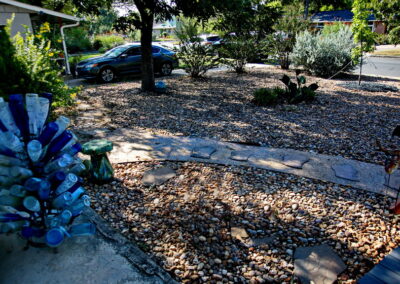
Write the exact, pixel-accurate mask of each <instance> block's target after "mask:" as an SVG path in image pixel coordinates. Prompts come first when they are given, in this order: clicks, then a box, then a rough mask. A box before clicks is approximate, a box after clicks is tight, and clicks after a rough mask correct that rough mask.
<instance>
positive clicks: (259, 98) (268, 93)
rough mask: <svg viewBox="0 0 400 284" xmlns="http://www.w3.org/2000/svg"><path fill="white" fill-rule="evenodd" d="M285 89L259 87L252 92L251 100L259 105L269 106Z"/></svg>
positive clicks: (283, 93)
mask: <svg viewBox="0 0 400 284" xmlns="http://www.w3.org/2000/svg"><path fill="white" fill-rule="evenodd" d="M285 93H286V91H285V90H284V89H282V88H279V87H275V88H273V89H270V88H260V89H257V90H255V91H254V93H253V96H254V98H253V102H254V103H255V104H256V105H259V106H270V105H274V104H276V103H278V102H279V101H280V100H281V99H282V98H283V97H284V96H285Z"/></svg>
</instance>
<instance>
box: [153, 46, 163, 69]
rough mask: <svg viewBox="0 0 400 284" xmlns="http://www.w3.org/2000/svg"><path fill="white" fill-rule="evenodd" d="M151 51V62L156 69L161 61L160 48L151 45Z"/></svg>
mask: <svg viewBox="0 0 400 284" xmlns="http://www.w3.org/2000/svg"><path fill="white" fill-rule="evenodd" d="M151 53H152V54H153V64H154V66H156V69H157V67H158V66H160V65H161V63H162V60H163V58H162V54H161V48H159V47H157V46H152V47H151Z"/></svg>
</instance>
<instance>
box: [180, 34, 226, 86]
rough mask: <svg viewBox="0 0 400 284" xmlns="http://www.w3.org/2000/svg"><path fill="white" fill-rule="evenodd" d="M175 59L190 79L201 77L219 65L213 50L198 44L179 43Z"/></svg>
mask: <svg viewBox="0 0 400 284" xmlns="http://www.w3.org/2000/svg"><path fill="white" fill-rule="evenodd" d="M177 57H178V59H179V60H180V61H181V63H183V66H185V68H184V69H185V71H186V72H187V73H188V74H189V75H190V77H192V78H198V77H201V76H203V75H204V74H205V73H206V72H207V71H208V70H210V69H212V68H214V67H217V66H218V65H219V58H218V57H217V56H215V54H214V51H213V49H212V48H210V47H209V46H206V45H202V44H201V43H199V42H194V43H183V44H182V43H181V44H180V45H179V49H178V52H177Z"/></svg>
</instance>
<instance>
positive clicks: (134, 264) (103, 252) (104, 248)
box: [0, 209, 176, 284]
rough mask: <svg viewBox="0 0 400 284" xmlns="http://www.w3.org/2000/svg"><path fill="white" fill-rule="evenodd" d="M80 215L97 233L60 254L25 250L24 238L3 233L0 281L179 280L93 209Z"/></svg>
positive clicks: (64, 247) (69, 244)
mask: <svg viewBox="0 0 400 284" xmlns="http://www.w3.org/2000/svg"><path fill="white" fill-rule="evenodd" d="M79 218H81V221H87V220H89V221H91V222H93V223H94V224H96V228H97V232H96V235H95V236H91V237H77V238H73V239H69V240H68V241H66V242H65V243H64V244H62V245H61V246H60V247H59V249H58V252H57V253H55V252H54V251H53V250H52V249H50V248H32V247H31V248H29V249H28V250H23V248H24V246H25V241H23V240H22V239H21V238H19V237H18V236H17V235H15V234H13V235H9V236H6V235H1V236H0V271H1V273H0V274H1V277H0V283H43V284H45V283H88V284H90V283H96V284H103V283H104V284H106V283H107V284H108V283H110V284H111V283H132V284H133V283H176V282H175V281H174V280H173V279H172V278H171V276H170V275H169V274H168V273H166V272H165V271H164V270H162V269H161V268H160V267H159V266H158V265H157V264H155V262H153V261H152V260H151V259H150V258H149V257H148V256H147V255H146V254H145V253H144V252H142V251H141V250H140V249H139V248H137V247H136V246H135V245H134V244H132V243H131V242H130V241H128V240H126V239H125V238H124V237H122V236H121V235H120V234H118V233H116V232H114V231H113V230H112V229H110V228H109V227H108V225H107V224H106V223H105V222H104V221H103V220H102V219H101V218H100V217H99V216H98V215H97V214H96V213H94V212H93V211H92V210H91V209H89V210H87V212H86V213H85V214H84V215H82V216H81V217H79ZM77 222H79V220H77Z"/></svg>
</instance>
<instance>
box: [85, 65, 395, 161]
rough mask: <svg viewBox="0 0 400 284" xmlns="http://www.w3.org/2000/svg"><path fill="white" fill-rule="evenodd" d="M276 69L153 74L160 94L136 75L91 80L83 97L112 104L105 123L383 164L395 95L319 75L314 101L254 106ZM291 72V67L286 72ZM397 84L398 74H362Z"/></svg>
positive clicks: (392, 123) (272, 80) (278, 74)
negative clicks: (161, 85) (144, 87)
mask: <svg viewBox="0 0 400 284" xmlns="http://www.w3.org/2000/svg"><path fill="white" fill-rule="evenodd" d="M284 73H288V72H283V71H282V70H280V69H277V68H266V69H257V70H250V71H249V72H248V73H246V74H243V75H236V74H234V73H231V72H217V73H212V74H210V75H207V77H206V78H204V79H200V80H192V79H190V78H188V77H186V76H170V77H164V78H158V80H161V79H162V80H163V81H165V83H166V84H167V86H168V92H167V93H166V94H163V95H155V94H149V93H144V92H141V91H140V90H139V88H140V81H139V80H137V79H136V80H135V81H131V82H127V81H125V82H124V81H122V82H117V83H114V84H110V85H94V86H91V87H88V88H86V89H85V90H84V92H83V93H82V94H81V96H80V99H81V100H83V101H88V102H89V103H93V104H97V105H99V104H100V105H102V106H104V107H105V108H106V109H108V110H109V112H110V113H109V117H110V118H111V123H110V124H109V126H110V127H114V128H118V127H125V128H133V129H141V130H147V131H150V132H153V133H157V134H167V135H184V136H197V137H208V138H215V139H218V140H224V141H236V142H252V143H260V144H262V145H265V146H271V147H278V148H292V149H297V150H304V151H313V152H318V153H323V154H328V155H341V156H343V157H346V158H351V159H356V160H361V161H366V162H373V163H380V164H381V163H382V161H383V159H384V158H383V156H382V155H381V154H378V153H377V152H376V147H375V140H376V139H381V140H383V141H386V140H387V139H388V138H389V137H390V135H391V132H392V130H393V129H394V127H395V126H396V125H398V124H400V115H399V113H400V112H399V111H400V94H399V93H396V92H368V91H363V90H351V89H348V88H345V87H342V86H338V84H341V83H343V82H346V81H349V80H350V79H351V80H355V78H343V79H338V80H325V79H320V78H316V77H310V76H307V80H308V82H307V83H308V84H310V83H314V82H318V84H319V85H320V88H319V89H318V90H317V92H318V98H317V100H316V101H315V102H313V103H311V104H300V105H297V106H292V105H281V106H275V107H259V106H255V105H254V104H253V103H252V98H253V97H252V93H253V91H254V90H256V89H257V88H260V87H272V86H282V87H283V84H282V83H281V82H280V81H279V78H281V76H282V74H284ZM290 74H291V76H292V78H293V77H294V73H293V72H290ZM366 79H367V80H369V81H372V82H373V81H376V82H379V83H380V84H386V85H390V86H394V87H397V88H400V81H396V80H391V79H384V78H373V77H366Z"/></svg>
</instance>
